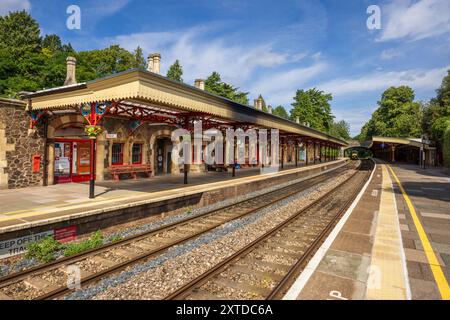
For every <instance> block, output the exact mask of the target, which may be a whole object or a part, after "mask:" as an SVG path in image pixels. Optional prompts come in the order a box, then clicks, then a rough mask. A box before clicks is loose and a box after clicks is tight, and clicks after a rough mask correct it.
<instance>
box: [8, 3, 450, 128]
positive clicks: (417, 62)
mask: <svg viewBox="0 0 450 320" xmlns="http://www.w3.org/2000/svg"><path fill="white" fill-rule="evenodd" d="M71 4H76V5H78V6H79V7H80V9H81V30H69V29H67V27H66V20H67V18H68V14H66V9H67V7H68V6H69V5H71ZM372 4H375V5H378V6H379V7H380V8H381V29H379V30H368V28H367V26H366V20H367V18H368V17H369V14H367V13H366V10H367V7H368V6H369V5H372ZM14 9H25V10H28V11H29V12H30V13H31V14H32V16H33V17H34V18H36V19H37V20H38V22H39V24H40V26H41V28H42V32H43V34H46V33H47V34H50V33H56V34H58V35H60V36H61V38H62V39H63V41H64V42H70V43H71V44H72V45H73V46H74V48H75V49H76V50H88V49H95V48H104V47H106V46H109V45H111V44H120V45H121V46H123V47H125V48H127V49H129V50H133V49H134V48H136V47H137V46H138V45H139V46H141V47H142V48H143V49H144V53H145V54H146V55H147V54H148V53H151V52H160V53H161V55H162V73H163V74H165V72H166V71H167V68H168V67H169V65H170V64H172V63H173V62H174V61H175V59H179V60H180V62H181V64H182V66H183V68H184V76H183V78H184V81H185V82H187V83H193V80H194V79H195V78H205V77H207V76H208V75H209V74H210V73H211V72H212V71H218V72H219V73H220V74H221V75H222V78H223V80H225V81H229V82H231V83H233V84H235V85H237V86H239V87H240V88H241V89H242V90H244V91H249V92H250V95H249V97H250V100H251V101H253V98H255V97H257V96H258V95H259V94H262V95H263V97H264V98H265V100H266V103H268V104H271V105H274V106H276V105H278V104H282V105H284V106H285V107H287V108H288V109H290V108H291V106H290V104H291V102H292V97H293V96H294V94H295V91H296V90H297V89H308V88H312V87H317V88H318V89H320V90H324V91H326V92H330V93H332V94H333V97H334V99H333V101H332V109H333V113H334V114H335V115H336V119H337V120H340V119H345V120H346V121H348V122H349V123H350V125H351V132H352V134H353V135H354V134H357V133H359V130H360V128H361V126H362V124H364V122H365V121H367V120H368V119H369V117H370V114H371V113H372V112H373V110H374V109H375V108H376V106H377V101H378V99H379V97H380V95H381V93H382V92H383V90H384V89H386V88H387V87H389V86H391V85H396V86H397V85H403V84H404V85H409V86H411V87H412V88H413V89H414V90H415V92H416V98H417V99H419V100H427V99H429V98H431V97H433V96H434V95H435V89H436V88H437V87H438V86H439V85H440V83H441V80H442V77H443V76H444V75H445V73H446V70H447V69H449V68H450V41H449V40H450V1H449V0H420V1H417V0H416V1H412V0H396V1H388V0H384V1H378V0H370V1H365V0H346V1H339V0H329V1H317V0H315V1H313V0H311V1H300V0H299V1H282V2H281V1H264V0H259V1H243V0H241V1H238V0H222V1H221V0H217V1H211V0H209V1H208V0H195V1H170V0H166V1H140V0H98V1H93V0H92V1H73V0H72V1H65V0H60V1H57V0H39V1H35V0H1V1H0V14H5V13H6V12H8V11H9V10H14Z"/></svg>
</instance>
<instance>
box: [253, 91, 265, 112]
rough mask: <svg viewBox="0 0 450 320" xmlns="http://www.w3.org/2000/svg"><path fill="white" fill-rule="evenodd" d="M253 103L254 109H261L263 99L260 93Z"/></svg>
mask: <svg viewBox="0 0 450 320" xmlns="http://www.w3.org/2000/svg"><path fill="white" fill-rule="evenodd" d="M253 104H254V106H255V109H258V110H262V108H263V104H264V99H263V97H262V96H261V95H259V97H258V99H255V100H253Z"/></svg>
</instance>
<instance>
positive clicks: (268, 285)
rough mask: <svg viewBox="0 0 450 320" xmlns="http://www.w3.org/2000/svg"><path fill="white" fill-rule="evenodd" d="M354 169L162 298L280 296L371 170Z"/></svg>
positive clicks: (365, 167) (366, 166) (368, 164)
mask: <svg viewBox="0 0 450 320" xmlns="http://www.w3.org/2000/svg"><path fill="white" fill-rule="evenodd" d="M372 167H373V163H372V161H369V160H365V161H364V162H363V163H362V166H361V168H360V170H359V171H357V172H355V174H353V175H352V176H351V177H350V178H348V179H347V180H345V181H344V182H343V183H342V184H340V185H338V186H337V187H336V188H334V189H332V190H330V191H329V192H327V193H326V194H324V195H323V196H321V197H320V198H319V199H317V200H316V201H315V202H313V203H311V204H310V205H308V206H307V207H305V208H303V209H301V210H299V211H298V212H296V213H295V214H293V215H292V216H291V217H290V218H289V219H288V220H286V221H284V222H283V223H281V224H279V225H277V226H276V227H274V228H273V229H271V230H270V231H269V232H267V233H266V234H264V235H262V236H261V237H259V238H258V239H256V240H255V241H253V242H251V243H249V244H248V245H247V246H245V247H244V248H242V249H241V250H239V251H237V252H236V253H235V254H233V255H232V256H230V257H228V258H227V259H225V260H224V261H222V262H221V263H220V264H218V265H216V266H215V267H214V268H212V269H210V270H209V271H208V272H206V273H204V274H202V275H201V276H199V277H197V278H195V279H194V280H192V281H191V282H189V283H187V284H186V285H184V286H183V287H181V288H179V289H178V290H176V291H174V292H173V293H171V294H170V295H169V296H167V297H166V299H193V300H197V299H202V300H204V299H223V298H224V299H281V298H282V297H283V296H284V294H285V293H286V292H287V290H288V289H289V287H290V286H291V285H292V283H293V281H295V278H296V277H297V276H298V275H299V274H300V272H301V271H302V269H303V267H304V266H305V265H306V263H307V262H308V261H309V259H310V258H311V257H312V256H313V254H314V253H315V251H316V250H317V249H318V248H319V246H320V245H321V244H322V242H323V241H324V238H325V237H326V236H327V235H328V234H329V232H330V231H331V230H332V228H333V227H334V225H335V224H336V223H337V221H338V220H339V218H340V216H341V215H342V213H343V212H345V210H346V209H347V208H348V207H349V206H350V204H351V202H352V201H353V199H354V198H355V197H356V195H357V194H358V192H359V191H360V189H361V188H362V186H363V184H364V183H365V182H366V181H367V180H368V178H369V176H370V172H371V170H372Z"/></svg>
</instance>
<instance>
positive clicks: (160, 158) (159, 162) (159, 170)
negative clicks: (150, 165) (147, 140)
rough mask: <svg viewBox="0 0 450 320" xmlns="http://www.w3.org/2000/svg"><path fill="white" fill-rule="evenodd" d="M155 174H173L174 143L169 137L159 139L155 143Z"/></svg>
mask: <svg viewBox="0 0 450 320" xmlns="http://www.w3.org/2000/svg"><path fill="white" fill-rule="evenodd" d="M154 150H155V162H154V163H155V174H156V175H161V174H165V173H171V172H172V171H173V168H172V141H171V140H170V138H168V137H158V138H156V141H155V147H154Z"/></svg>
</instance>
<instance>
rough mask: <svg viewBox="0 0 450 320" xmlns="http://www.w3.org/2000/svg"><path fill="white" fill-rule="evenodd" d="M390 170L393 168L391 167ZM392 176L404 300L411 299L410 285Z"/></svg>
mask: <svg viewBox="0 0 450 320" xmlns="http://www.w3.org/2000/svg"><path fill="white" fill-rule="evenodd" d="M392 170H394V169H393V168H392ZM388 174H389V175H391V172H390V171H389V169H388ZM393 178H394V177H392V178H391V188H392V191H393V193H394V207H395V214H396V215H397V232H398V235H399V238H400V257H401V260H402V269H403V277H404V279H403V281H405V291H406V300H411V286H410V284H409V276H408V267H407V265H406V254H405V247H404V246H403V237H402V231H401V230H400V220H399V219H400V218H399V216H398V207H397V199H396V194H395V188H394V179H393ZM397 189H398V190H399V191H400V187H399V186H397ZM400 194H401V196H402V197H403V194H402V193H401V192H400Z"/></svg>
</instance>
